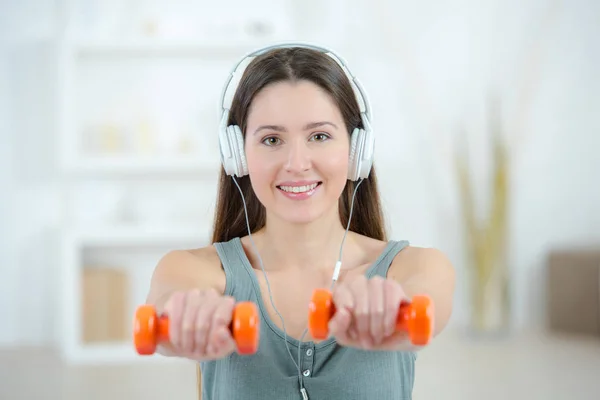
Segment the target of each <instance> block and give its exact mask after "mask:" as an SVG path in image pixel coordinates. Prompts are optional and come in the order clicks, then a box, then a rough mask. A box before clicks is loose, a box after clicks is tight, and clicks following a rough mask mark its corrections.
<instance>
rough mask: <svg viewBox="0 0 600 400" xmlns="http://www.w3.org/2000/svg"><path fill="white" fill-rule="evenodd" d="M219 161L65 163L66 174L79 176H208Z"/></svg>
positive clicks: (111, 158)
mask: <svg viewBox="0 0 600 400" xmlns="http://www.w3.org/2000/svg"><path fill="white" fill-rule="evenodd" d="M220 168H221V165H220V160H218V159H216V158H215V159H212V158H211V159H205V158H204V159H203V158H202V157H201V156H197V157H195V158H192V157H187V156H186V157H182V158H160V157H155V158H150V157H143V158H142V157H139V158H135V157H123V156H109V157H90V158H82V159H79V160H73V161H71V162H66V163H65V169H66V170H67V172H68V173H70V174H72V175H75V176H81V175H120V174H123V175H131V174H133V175H139V174H186V175H189V174H193V175H210V174H215V177H216V175H217V174H218V173H219V170H220Z"/></svg>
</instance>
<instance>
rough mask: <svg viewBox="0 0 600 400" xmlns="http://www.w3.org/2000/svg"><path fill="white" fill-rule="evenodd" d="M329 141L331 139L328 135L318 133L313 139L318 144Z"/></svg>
mask: <svg viewBox="0 0 600 400" xmlns="http://www.w3.org/2000/svg"><path fill="white" fill-rule="evenodd" d="M327 139H329V135H328V134H326V133H317V134H315V135H313V137H312V140H315V141H317V142H324V141H325V140H327Z"/></svg>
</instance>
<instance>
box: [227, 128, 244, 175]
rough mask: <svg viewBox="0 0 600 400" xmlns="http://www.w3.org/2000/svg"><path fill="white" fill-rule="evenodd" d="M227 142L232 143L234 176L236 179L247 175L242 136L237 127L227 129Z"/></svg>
mask: <svg viewBox="0 0 600 400" xmlns="http://www.w3.org/2000/svg"><path fill="white" fill-rule="evenodd" d="M228 131H229V140H230V141H231V142H232V143H233V148H234V154H233V156H234V159H235V174H236V175H237V176H238V177H240V178H241V177H242V176H245V175H248V164H247V163H246V154H245V151H244V135H242V130H241V129H240V127H239V126H237V125H231V126H230V127H228Z"/></svg>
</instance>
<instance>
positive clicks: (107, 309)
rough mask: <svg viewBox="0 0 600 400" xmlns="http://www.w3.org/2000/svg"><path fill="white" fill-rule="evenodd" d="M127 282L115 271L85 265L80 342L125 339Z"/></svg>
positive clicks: (126, 329) (128, 333) (120, 273)
mask: <svg viewBox="0 0 600 400" xmlns="http://www.w3.org/2000/svg"><path fill="white" fill-rule="evenodd" d="M127 286H128V279H127V275H126V274H125V273H124V272H123V271H120V270H118V269H115V268H110V267H90V266H86V267H85V268H84V273H83V307H82V312H83V315H82V320H83V342H85V343H94V342H119V341H125V340H128V339H129V338H130V337H131V336H130V332H131V329H130V321H129V315H128V312H127V311H128V306H127V305H128V301H129V300H128V298H129V295H128V293H127V292H128V287H127Z"/></svg>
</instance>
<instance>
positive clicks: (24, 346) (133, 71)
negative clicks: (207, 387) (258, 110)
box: [0, 0, 600, 400]
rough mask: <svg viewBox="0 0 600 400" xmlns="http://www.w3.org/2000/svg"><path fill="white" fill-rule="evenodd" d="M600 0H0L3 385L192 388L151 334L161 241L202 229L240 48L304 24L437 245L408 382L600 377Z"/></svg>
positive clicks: (174, 241)
mask: <svg viewBox="0 0 600 400" xmlns="http://www.w3.org/2000/svg"><path fill="white" fill-rule="evenodd" d="M599 21H600V3H598V2H595V1H593V0H587V1H585V0H570V1H566V0H562V1H560V0H556V1H554V0H545V1H541V0H528V1H516V0H509V1H497V0H482V1H474V0H452V1H450V0H448V1H441V0H437V1H435V0H426V1H420V2H412V1H402V0H400V1H391V0H372V1H370V2H368V1H366V0H351V1H342V0H320V1H316V0H303V1H299V0H280V1H277V2H273V1H266V0H254V1H239V0H224V1H219V2H208V1H196V2H192V1H174V0H171V1H168V2H167V1H164V0H163V1H160V0H148V1H140V0H122V1H116V0H72V1H66V0H65V1H61V0H55V1H52V0H47V1H43V0H21V1H10V0H2V1H0V46H1V47H0V49H1V53H0V193H1V196H0V239H1V240H0V254H1V256H0V277H1V278H0V321H1V322H0V325H1V329H0V398H1V399H30V398H39V397H41V396H43V398H45V399H76V398H86V399H96V398H97V399H105V398H111V399H115V400H118V399H125V398H127V399H146V398H166V397H167V396H169V398H171V397H173V398H174V397H177V398H178V399H194V398H197V397H196V375H195V369H194V366H193V364H191V363H190V362H185V361H181V360H173V359H164V358H160V357H150V358H146V357H139V356H138V355H137V354H136V353H135V351H134V349H133V346H132V344H131V339H130V338H131V320H132V315H133V312H134V310H135V308H136V307H137V306H138V305H139V304H141V303H142V302H144V299H145V296H146V293H147V289H148V284H149V279H150V276H151V273H152V270H153V268H154V266H155V265H156V262H157V261H158V259H159V258H160V257H161V255H163V254H164V253H166V252H167V251H169V250H171V249H175V248H188V247H200V246H204V245H206V244H208V241H209V235H210V224H211V217H212V209H213V206H214V199H215V187H216V177H217V172H218V170H219V168H220V165H219V159H218V142H217V124H218V121H219V104H218V98H219V95H220V91H221V89H222V86H223V83H224V81H225V78H226V76H227V74H228V73H229V72H230V68H231V67H232V66H233V63H234V62H235V61H237V60H238V59H239V58H240V57H242V56H243V55H244V54H246V53H247V52H249V51H251V50H253V49H256V48H259V47H262V46H264V45H267V44H271V43H275V42H279V41H287V40H302V41H310V42H314V43H316V44H320V45H324V46H326V47H330V48H332V49H334V50H336V51H337V52H339V53H340V54H342V55H343V57H344V58H345V59H346V60H347V61H348V63H349V65H350V67H351V69H352V71H353V72H354V73H355V75H357V76H358V77H359V79H360V81H361V82H362V84H363V86H364V87H365V88H366V90H367V92H368V93H369V97H370V100H371V103H372V107H373V114H374V119H373V121H372V123H373V127H374V129H375V131H376V135H377V146H376V166H377V168H378V175H379V177H380V181H381V187H382V196H383V201H384V207H385V211H386V214H387V217H388V221H389V232H390V236H391V237H392V238H395V239H408V240H410V241H411V243H412V244H413V245H416V246H433V247H437V248H440V249H441V250H443V251H444V252H445V253H446V254H447V255H448V256H449V257H450V259H451V260H452V261H453V263H454V265H455V267H456V270H457V274H458V282H457V290H456V297H455V305H454V313H453V317H452V321H451V323H450V325H449V327H448V329H447V330H446V331H445V332H444V334H443V335H442V336H440V337H439V338H438V339H437V340H436V341H435V342H434V344H432V345H431V346H430V347H428V348H427V349H425V350H423V351H422V352H421V353H420V356H419V358H418V361H417V374H416V382H415V390H414V397H415V399H440V398H443V399H463V400H464V399H480V398H482V397H483V396H485V397H486V398H487V399H488V400H491V399H506V398H514V399H570V398H573V397H576V398H578V399H598V398H600V383H599V381H598V376H599V371H600V180H599V179H598V175H599V173H600V157H599V156H598V151H599V150H598V149H600V122H599V121H600V120H599V119H598V115H599V111H600V95H599V93H600V79H598V78H599V74H598V71H599V70H600V45H599V44H598V43H599V41H598V39H599V38H600V22H599Z"/></svg>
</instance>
